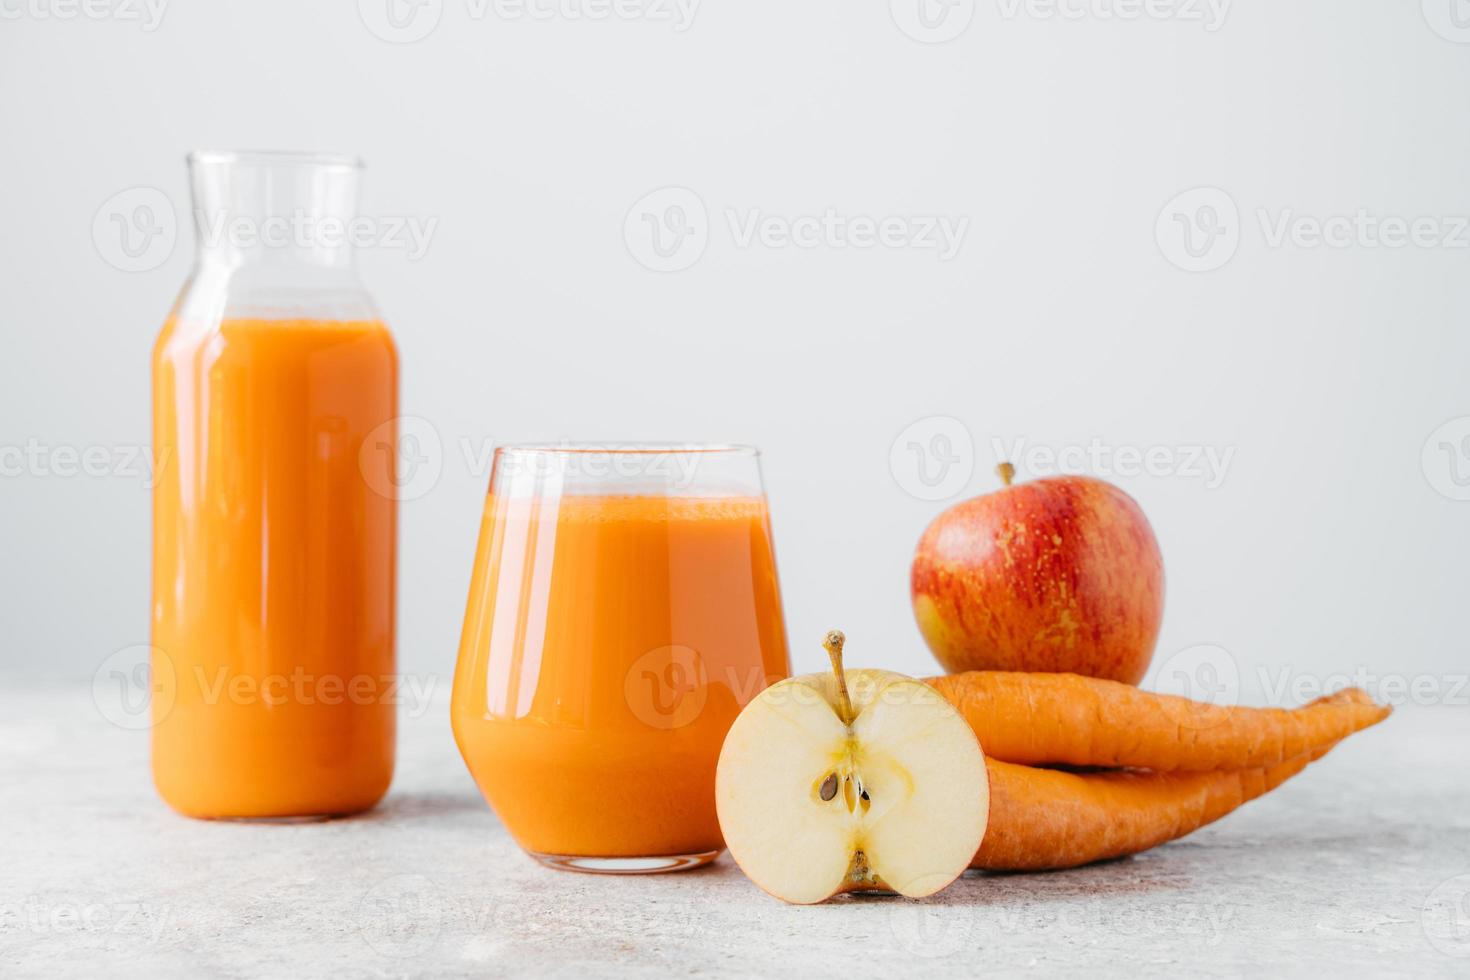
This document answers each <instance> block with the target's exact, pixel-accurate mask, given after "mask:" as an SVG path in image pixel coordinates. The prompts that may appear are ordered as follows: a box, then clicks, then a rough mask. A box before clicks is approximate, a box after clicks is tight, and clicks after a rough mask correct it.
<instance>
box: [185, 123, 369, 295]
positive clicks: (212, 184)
mask: <svg viewBox="0 0 1470 980" xmlns="http://www.w3.org/2000/svg"><path fill="white" fill-rule="evenodd" d="M361 173H362V170H361V166H360V165H359V164H358V163H357V162H356V161H354V160H350V159H343V158H337V157H316V156H309V155H300V154H284V153H213V152H211V153H196V154H194V155H192V156H191V157H190V158H189V177H190V185H191V189H192V194H193V204H194V233H195V239H196V241H197V243H198V261H199V265H200V267H201V268H214V269H220V268H228V269H242V268H245V267H248V268H249V269H250V271H251V272H252V273H253V274H255V275H260V276H264V277H269V278H272V279H283V280H291V279H296V278H309V277H310V276H312V275H322V274H327V275H332V274H336V275H342V274H351V271H352V266H353V237H354V229H355V224H356V221H355V219H356V216H357V196H358V187H359V184H360V182H361Z"/></svg>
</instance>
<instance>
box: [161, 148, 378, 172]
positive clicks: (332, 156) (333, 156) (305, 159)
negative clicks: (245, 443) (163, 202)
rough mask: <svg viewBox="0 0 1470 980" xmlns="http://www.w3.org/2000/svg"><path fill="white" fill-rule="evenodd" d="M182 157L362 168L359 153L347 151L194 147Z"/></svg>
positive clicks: (193, 161)
mask: <svg viewBox="0 0 1470 980" xmlns="http://www.w3.org/2000/svg"><path fill="white" fill-rule="evenodd" d="M185 159H187V160H188V162H189V164H190V166H192V165H194V164H196V163H253V164H258V165H262V166H271V167H329V168H332V169H339V170H361V169H362V168H363V162H362V157H358V156H353V155H352V154H350V153H310V152H300V151H296V150H194V151H192V152H191V153H190V154H189V155H188V156H187V157H186V158H185Z"/></svg>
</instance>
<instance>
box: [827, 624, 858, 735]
mask: <svg viewBox="0 0 1470 980" xmlns="http://www.w3.org/2000/svg"><path fill="white" fill-rule="evenodd" d="M846 642H847V637H845V636H843V635H842V630H828V631H827V635H826V637H824V638H823V640H822V646H824V647H826V649H827V656H828V658H829V659H830V660H831V661H832V673H833V674H834V675H835V676H836V677H837V717H838V718H840V719H842V723H843V724H844V725H851V724H852V718H853V714H852V698H850V697H848V695H847V675H846V674H844V673H843V672H842V645H843V644H844V643H846Z"/></svg>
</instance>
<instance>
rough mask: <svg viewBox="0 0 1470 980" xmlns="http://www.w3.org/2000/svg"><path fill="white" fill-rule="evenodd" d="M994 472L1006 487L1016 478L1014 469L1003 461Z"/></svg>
mask: <svg viewBox="0 0 1470 980" xmlns="http://www.w3.org/2000/svg"><path fill="white" fill-rule="evenodd" d="M995 472H996V473H998V474H1000V482H1002V483H1004V484H1005V485H1006V486H1010V485H1011V481H1012V480H1014V479H1015V478H1016V468H1015V467H1014V466H1012V465H1011V464H1010V463H1008V462H1006V461H1005V460H1002V461H1001V464H1000V465H999V466H997V467H996V468H995Z"/></svg>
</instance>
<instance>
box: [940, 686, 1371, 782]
mask: <svg viewBox="0 0 1470 980" xmlns="http://www.w3.org/2000/svg"><path fill="white" fill-rule="evenodd" d="M926 683H928V684H930V685H932V686H933V687H934V688H935V689H936V690H938V691H939V693H940V694H942V695H944V697H945V698H946V699H947V700H948V701H949V702H950V703H951V704H953V705H954V706H955V707H956V708H958V709H959V711H960V713H961V714H963V715H964V716H965V719H966V720H967V721H968V722H969V723H970V726H971V727H972V728H974V729H975V734H976V736H978V737H979V739H980V746H981V748H983V749H984V750H985V754H986V756H987V757H989V758H993V759H1001V760H1004V761H1006V762H1014V763H1022V764H1026V765H1041V764H1060V765H1071V766H1103V767H1119V766H1128V767H1137V768H1143V769H1154V770H1160V771H1165V772H1169V771H1175V770H1189V771H1203V770H1215V769H1255V768H1260V767H1264V766H1274V765H1278V764H1280V763H1283V762H1286V761H1287V760H1290V759H1293V758H1295V757H1297V756H1300V755H1304V754H1306V753H1310V752H1313V751H1316V750H1318V749H1320V748H1323V747H1324V746H1331V745H1333V744H1335V743H1337V742H1338V741H1339V740H1341V739H1343V738H1345V737H1347V736H1348V735H1351V734H1352V733H1354V732H1357V731H1360V730H1362V729H1364V728H1367V727H1368V726H1370V725H1374V724H1377V723H1378V722H1380V721H1382V720H1383V719H1384V718H1386V717H1387V716H1388V714H1389V711H1390V709H1389V708H1388V707H1386V706H1383V705H1379V704H1377V703H1375V702H1374V701H1373V699H1372V698H1370V697H1369V696H1368V695H1367V694H1365V693H1364V692H1363V691H1360V690H1357V689H1356V688H1351V689H1348V690H1346V691H1340V692H1338V693H1337V694H1333V695H1330V696H1328V697H1325V698H1318V699H1317V700H1316V701H1314V702H1312V703H1311V704H1308V705H1305V706H1303V707H1301V708H1296V709H1286V708H1244V707H1225V706H1221V705H1211V704H1204V703H1202V702H1198V701H1191V700H1189V699H1188V698H1181V697H1174V696H1172V695H1168V694H1154V693H1151V692H1148V691H1140V690H1138V689H1137V688H1136V687H1133V686H1131V685H1128V684H1121V683H1119V682H1117V681H1105V680H1098V679H1096V678H1092V677H1082V676H1079V675H1077V674H1045V673H1029V672H1010V671H969V672H967V673H963V674H953V675H951V676H948V677H930V678H926Z"/></svg>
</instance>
